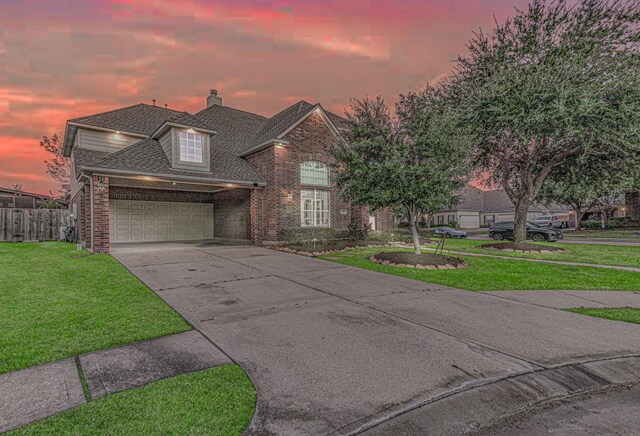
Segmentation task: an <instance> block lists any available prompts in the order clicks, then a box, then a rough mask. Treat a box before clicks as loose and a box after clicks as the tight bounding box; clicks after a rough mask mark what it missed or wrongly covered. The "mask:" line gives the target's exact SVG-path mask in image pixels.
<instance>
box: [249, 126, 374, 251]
mask: <svg viewBox="0 0 640 436" xmlns="http://www.w3.org/2000/svg"><path fill="white" fill-rule="evenodd" d="M284 139H286V140H287V141H289V144H287V145H285V146H283V147H271V148H269V149H267V150H264V151H261V152H259V153H256V154H254V155H251V156H249V157H248V158H247V159H248V160H249V162H251V164H252V165H253V166H254V167H256V169H258V171H260V172H261V173H262V175H263V176H264V177H265V178H266V179H267V180H266V181H267V186H266V188H264V192H263V194H262V195H263V199H262V207H263V214H262V221H263V223H262V225H263V230H262V235H261V236H262V238H263V240H265V241H275V240H278V239H279V235H280V232H281V231H282V230H284V229H289V228H299V227H301V226H302V225H301V215H300V213H301V211H300V208H301V204H300V202H301V198H300V191H301V190H302V189H319V190H327V191H329V196H330V200H329V201H330V212H331V213H330V223H331V227H332V228H334V229H347V228H348V227H349V225H350V224H351V223H352V222H355V223H357V224H358V225H364V224H365V223H367V222H368V216H367V213H366V207H365V208H362V207H360V206H353V207H352V206H351V204H350V203H349V202H346V201H344V200H343V199H342V196H341V193H340V191H339V189H338V188H337V186H336V184H335V181H334V177H333V175H332V174H331V172H330V186H329V187H327V188H324V187H318V186H304V185H301V184H300V164H301V163H302V162H305V161H309V160H314V161H319V162H323V163H326V164H330V163H331V162H332V158H331V155H330V154H329V152H328V150H329V149H330V148H331V147H332V146H333V145H335V144H336V141H338V140H337V138H336V137H335V135H334V134H333V132H332V131H331V130H330V129H329V127H328V126H327V125H326V124H325V122H324V120H323V119H322V117H321V116H319V115H317V114H315V113H314V114H312V115H311V116H309V117H308V118H307V119H305V120H304V121H303V122H302V123H300V124H299V125H298V126H296V128H294V129H293V130H292V131H291V132H289V133H288V134H287V135H286V137H285V138H284Z"/></svg>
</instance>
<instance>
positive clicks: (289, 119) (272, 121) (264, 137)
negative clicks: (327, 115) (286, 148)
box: [249, 100, 318, 148]
mask: <svg viewBox="0 0 640 436" xmlns="http://www.w3.org/2000/svg"><path fill="white" fill-rule="evenodd" d="M317 106H318V105H312V104H311V103H308V102H306V101H304V100H301V101H299V102H298V103H296V104H294V105H292V106H289V107H288V108H286V109H285V110H283V111H281V112H278V113H277V114H275V115H274V116H272V117H271V118H269V121H268V122H267V123H266V124H265V125H264V127H263V128H262V129H261V130H260V131H259V132H258V133H257V134H256V135H255V136H254V137H253V138H252V140H251V144H250V146H249V148H251V147H255V146H258V145H260V144H263V143H264V142H266V141H269V140H271V139H275V138H277V137H278V136H279V135H280V134H281V133H283V132H284V131H285V130H287V129H288V128H289V127H290V126H292V125H293V124H294V123H295V122H296V121H298V120H299V119H300V118H302V117H303V116H305V115H307V114H308V113H309V112H311V110H313V109H315V108H316V107H317Z"/></svg>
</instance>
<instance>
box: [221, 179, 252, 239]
mask: <svg viewBox="0 0 640 436" xmlns="http://www.w3.org/2000/svg"><path fill="white" fill-rule="evenodd" d="M250 198H251V192H250V190H249V189H230V190H228V191H222V192H217V193H215V194H214V196H213V223H214V224H213V229H214V235H215V236H216V237H218V238H230V239H251V213H250V203H251V199H250Z"/></svg>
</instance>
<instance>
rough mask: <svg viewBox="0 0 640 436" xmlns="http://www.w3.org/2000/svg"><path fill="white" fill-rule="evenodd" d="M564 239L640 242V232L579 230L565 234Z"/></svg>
mask: <svg viewBox="0 0 640 436" xmlns="http://www.w3.org/2000/svg"><path fill="white" fill-rule="evenodd" d="M564 236H565V239H618V240H620V241H635V242H638V241H640V230H638V229H636V230H624V229H621V230H579V231H570V232H565V234H564Z"/></svg>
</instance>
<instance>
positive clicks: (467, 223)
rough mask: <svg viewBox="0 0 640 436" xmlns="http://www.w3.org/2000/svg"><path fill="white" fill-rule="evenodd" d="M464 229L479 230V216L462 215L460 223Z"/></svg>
mask: <svg viewBox="0 0 640 436" xmlns="http://www.w3.org/2000/svg"><path fill="white" fill-rule="evenodd" d="M458 224H459V225H460V228H462V229H477V228H478V227H480V216H479V215H477V214H476V215H460V222H459V223H458Z"/></svg>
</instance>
